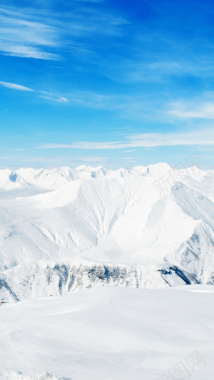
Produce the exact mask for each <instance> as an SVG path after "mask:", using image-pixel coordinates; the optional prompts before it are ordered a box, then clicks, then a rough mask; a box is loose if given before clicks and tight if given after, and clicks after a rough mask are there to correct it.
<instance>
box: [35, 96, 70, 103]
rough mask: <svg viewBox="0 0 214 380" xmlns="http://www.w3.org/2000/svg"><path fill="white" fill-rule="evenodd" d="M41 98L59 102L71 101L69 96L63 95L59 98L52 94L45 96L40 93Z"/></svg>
mask: <svg viewBox="0 0 214 380" xmlns="http://www.w3.org/2000/svg"><path fill="white" fill-rule="evenodd" d="M39 97H40V98H43V99H48V100H51V101H53V102H58V103H69V100H68V99H67V98H64V97H63V96H60V97H58V98H53V97H51V96H45V95H40V96H39Z"/></svg>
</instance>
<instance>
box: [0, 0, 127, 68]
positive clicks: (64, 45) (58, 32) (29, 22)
mask: <svg viewBox="0 0 214 380" xmlns="http://www.w3.org/2000/svg"><path fill="white" fill-rule="evenodd" d="M83 1H84V0H83ZM84 2H85V3H93V2H96V3H97V2H101V0H91V1H89V0H87V1H84ZM77 3H78V2H76V7H75V2H74V3H73V4H72V5H71V10H72V11H70V12H69V13H68V14H64V17H62V15H61V14H60V13H54V12H48V11H44V10H43V11H39V10H38V9H36V11H35V10H34V9H33V8H28V9H25V8H23V7H22V8H18V7H17V8H15V7H10V8H9V7H7V8H6V7H0V52H1V54H3V55H9V56H17V57H22V58H34V59H42V60H61V59H62V57H63V55H64V54H65V53H68V52H70V53H71V54H73V55H76V56H77V58H78V56H79V57H80V58H81V59H82V58H83V56H84V55H86V56H89V55H93V54H94V51H93V49H94V48H95V47H96V45H95V44H93V46H92V48H91V46H90V43H89V40H88V37H89V36H90V35H94V34H96V35H106V34H110V35H116V34H119V33H120V27H121V26H123V25H125V24H127V21H126V20H125V19H123V18H120V17H117V16H116V15H113V14H110V13H108V12H106V11H101V10H100V11H98V10H95V9H90V6H89V5H88V7H87V4H86V5H85V6H84V7H82V9H81V8H80V7H79V6H78V5H77ZM84 37H87V41H85V40H84V39H83V38H84Z"/></svg>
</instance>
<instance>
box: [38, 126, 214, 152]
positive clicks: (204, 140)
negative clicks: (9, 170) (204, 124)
mask: <svg viewBox="0 0 214 380" xmlns="http://www.w3.org/2000/svg"><path fill="white" fill-rule="evenodd" d="M179 145H180V146H192V145H214V131H213V129H207V130H198V131H190V132H180V133H142V134H138V135H129V136H126V139H123V140H121V141H110V142H91V141H79V142H74V143H72V144H44V145H40V146H38V147H37V149H89V150H90V149H91V150H97V149H99V150H105V149H109V150H111V149H125V148H152V147H160V146H179Z"/></svg>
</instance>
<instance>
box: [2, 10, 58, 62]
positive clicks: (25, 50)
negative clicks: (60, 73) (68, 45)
mask: <svg viewBox="0 0 214 380" xmlns="http://www.w3.org/2000/svg"><path fill="white" fill-rule="evenodd" d="M58 45H59V36H58V31H57V29H56V28H55V27H54V26H52V25H50V24H48V22H47V20H44V19H42V18H41V19H40V20H38V16H35V14H33V12H32V11H25V10H23V9H22V10H21V11H20V10H19V9H18V8H8V9H7V8H0V51H1V52H2V54H4V55H10V56H17V57H25V58H36V59H46V60H47V59H48V60H57V59H60V57H59V55H58V54H55V53H53V52H52V51H51V50H52V49H53V48H56V47H57V46H58Z"/></svg>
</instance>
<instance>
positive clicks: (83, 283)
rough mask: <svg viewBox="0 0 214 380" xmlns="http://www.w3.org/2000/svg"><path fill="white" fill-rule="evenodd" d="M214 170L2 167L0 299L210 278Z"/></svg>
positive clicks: (161, 285) (213, 270) (163, 166)
mask: <svg viewBox="0 0 214 380" xmlns="http://www.w3.org/2000/svg"><path fill="white" fill-rule="evenodd" d="M213 185H214V172H213V171H203V170H200V169H198V168H197V167H191V168H188V169H184V168H183V169H180V170H175V169H172V168H170V166H169V165H167V164H165V163H160V164H156V165H149V166H148V167H142V166H138V167H134V168H121V169H118V170H108V169H105V168H103V167H101V166H99V167H95V168H93V167H86V166H81V167H78V168H76V169H71V168H68V167H61V168H56V169H52V170H47V169H38V170H36V169H30V168H29V169H18V170H16V171H10V170H9V169H5V170H0V300H2V301H7V302H16V301H18V300H24V299H29V298H37V297H43V296H49V295H50V294H52V295H60V294H67V293H69V292H71V291H74V290H78V289H80V288H86V287H90V286H96V285H100V284H109V285H117V286H118V285H119V286H123V287H140V288H165V287H169V286H176V285H184V284H197V283H202V284H213V283H214V203H213V202H214V197H213Z"/></svg>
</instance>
